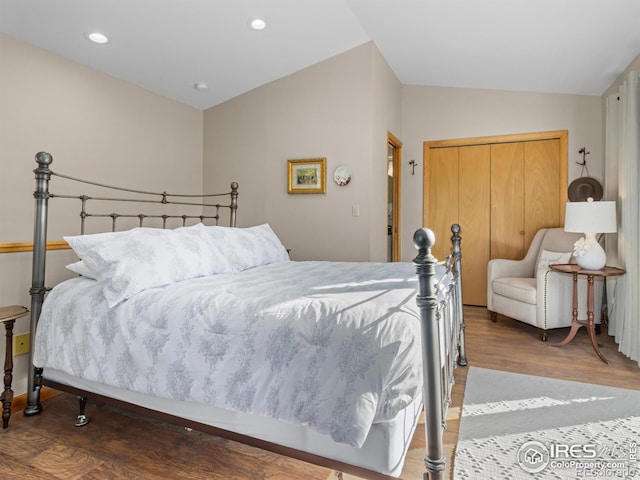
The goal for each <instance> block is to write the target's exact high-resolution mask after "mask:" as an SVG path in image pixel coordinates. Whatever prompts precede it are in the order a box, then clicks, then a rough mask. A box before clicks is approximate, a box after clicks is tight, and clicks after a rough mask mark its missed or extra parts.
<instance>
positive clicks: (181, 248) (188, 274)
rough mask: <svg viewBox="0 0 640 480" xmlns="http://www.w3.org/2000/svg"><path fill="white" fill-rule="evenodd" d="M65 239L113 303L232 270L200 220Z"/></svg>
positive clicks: (108, 299)
mask: <svg viewBox="0 0 640 480" xmlns="http://www.w3.org/2000/svg"><path fill="white" fill-rule="evenodd" d="M64 239H65V240H66V241H67V242H68V243H69V245H71V248H73V250H74V251H75V253H76V254H77V255H78V256H79V257H80V259H82V260H83V261H84V263H85V264H86V266H87V267H88V269H89V270H90V271H91V272H93V273H94V274H95V277H96V279H97V280H98V281H100V282H101V283H102V291H103V293H104V295H105V298H106V299H107V302H108V304H109V307H113V306H115V305H117V304H118V303H120V302H122V301H123V300H126V299H127V298H129V297H131V296H133V295H135V294H136V293H138V292H141V291H143V290H146V289H149V288H155V287H160V286H163V285H168V284H171V283H174V282H179V281H181V280H187V279H189V278H196V277H202V276H205V275H214V274H217V273H227V272H231V271H232V269H231V266H230V264H229V262H228V261H227V260H226V258H225V257H224V255H222V253H221V252H220V250H219V249H218V248H217V247H216V246H215V245H214V244H213V242H211V239H210V237H209V235H207V234H206V233H205V230H204V226H203V225H201V224H198V225H196V226H193V227H181V228H177V229H175V230H163V229H158V228H140V227H139V228H134V229H131V230H127V231H125V232H116V233H100V234H96V235H80V236H74V237H64Z"/></svg>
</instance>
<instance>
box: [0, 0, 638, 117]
mask: <svg viewBox="0 0 640 480" xmlns="http://www.w3.org/2000/svg"><path fill="white" fill-rule="evenodd" d="M255 17H261V18H263V19H264V20H266V22H267V28H266V29H265V30H263V31H259V32H257V31H253V30H251V29H250V28H249V27H248V22H249V21H250V20H251V19H253V18H255ZM94 30H96V31H100V32H102V33H105V34H107V35H108V36H109V37H110V39H111V40H110V42H109V43H108V44H106V45H94V44H92V43H91V42H89V41H87V40H86V38H85V35H86V34H87V33H89V32H90V31H94ZM0 32H4V33H6V34H8V35H10V36H12V37H15V38H18V39H21V40H23V41H25V42H28V43H30V44H33V45H36V46H38V47H41V48H44V49H46V50H50V51H52V52H55V53H57V54H59V55H62V56H64V57H67V58H69V59H72V60H74V61H76V62H79V63H82V64H85V65H88V66H91V67H93V68H95V69H97V70H100V71H103V72H106V73H108V74H111V75H113V76H115V77H118V78H121V79H123V80H126V81H129V82H132V83H134V84H137V85H140V86H142V87H144V88H146V89H148V90H151V91H153V92H156V93H158V94H160V95H163V96H166V97H169V98H173V99H175V100H178V101H180V102H183V103H185V104H188V105H191V106H193V107H196V108H199V109H206V108H208V107H211V106H214V105H217V104H219V103H221V102H224V101H226V100H228V99H230V98H233V97H235V96H237V95H240V94H242V93H244V92H247V91H249V90H251V89H253V88H256V87H258V86H260V85H263V84H266V83H268V82H271V81H273V80H275V79H278V78H281V77H283V76H286V75H288V74H291V73H293V72H295V71H298V70H301V69H303V68H305V67H307V66H309V65H312V64H314V63H317V62H319V61H322V60H325V59H327V58H330V57H332V56H335V55H337V54H339V53H341V52H344V51H346V50H349V49H351V48H353V47H356V46H358V45H361V44H363V43H366V42H369V41H373V42H375V44H376V45H377V47H378V49H379V50H380V52H382V55H383V56H384V57H385V58H386V60H387V62H388V63H389V65H390V66H391V68H392V69H393V71H394V72H395V74H396V75H397V76H398V78H399V80H400V81H401V82H402V83H403V84H407V85H433V86H452V87H465V88H486V89H499V90H515V91H536V92H550V93H575V94H584V95H601V94H602V93H603V92H604V91H605V90H606V89H607V88H608V87H609V85H610V84H611V83H612V82H613V81H614V80H615V79H616V78H617V77H618V76H619V75H620V73H622V72H623V71H624V69H625V68H626V67H627V66H628V65H629V63H630V62H631V61H632V60H633V59H634V58H635V57H636V56H637V55H638V54H639V53H640V0H526V1H525V0H0ZM0 60H1V59H0ZM196 82H206V83H207V84H208V86H209V88H208V89H207V90H204V91H199V90H196V89H195V88H194V85H195V83H196Z"/></svg>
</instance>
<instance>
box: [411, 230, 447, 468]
mask: <svg viewBox="0 0 640 480" xmlns="http://www.w3.org/2000/svg"><path fill="white" fill-rule="evenodd" d="M413 243H414V245H415V247H416V248H417V249H418V256H417V257H416V258H415V259H414V260H413V264H414V265H415V267H416V274H417V275H418V295H417V298H416V303H417V304H418V309H419V310H420V334H421V338H422V374H423V377H424V378H423V389H422V398H423V401H424V404H425V407H424V411H425V436H426V441H427V451H426V455H425V457H424V464H425V467H426V469H427V472H425V474H424V479H425V480H435V479H438V480H440V479H443V478H444V469H445V461H446V460H445V455H444V445H443V442H442V436H441V425H443V422H444V418H443V417H444V414H443V411H442V406H441V405H442V382H441V366H440V334H439V333H438V332H439V327H438V314H437V309H438V299H437V296H436V287H435V274H436V264H437V263H438V261H437V259H436V257H434V256H433V255H432V253H431V248H432V247H433V246H434V245H435V243H436V236H435V234H434V233H433V231H431V230H429V229H428V228H420V229H418V230H416V232H415V233H414V234H413Z"/></svg>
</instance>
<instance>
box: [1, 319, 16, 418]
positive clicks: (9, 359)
mask: <svg viewBox="0 0 640 480" xmlns="http://www.w3.org/2000/svg"><path fill="white" fill-rule="evenodd" d="M15 322H16V321H15V319H14V320H8V321H6V322H4V328H5V330H6V332H7V347H6V355H5V358H4V391H3V392H2V428H7V427H8V426H9V418H10V417H11V403H12V402H13V390H11V382H12V380H13V324H14V323H15Z"/></svg>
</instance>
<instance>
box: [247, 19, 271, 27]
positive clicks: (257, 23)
mask: <svg viewBox="0 0 640 480" xmlns="http://www.w3.org/2000/svg"><path fill="white" fill-rule="evenodd" d="M249 25H250V26H251V28H253V29H254V30H264V29H265V27H266V26H267V22H265V21H264V20H262V19H261V18H254V19H253V20H251V22H250V23H249Z"/></svg>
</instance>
